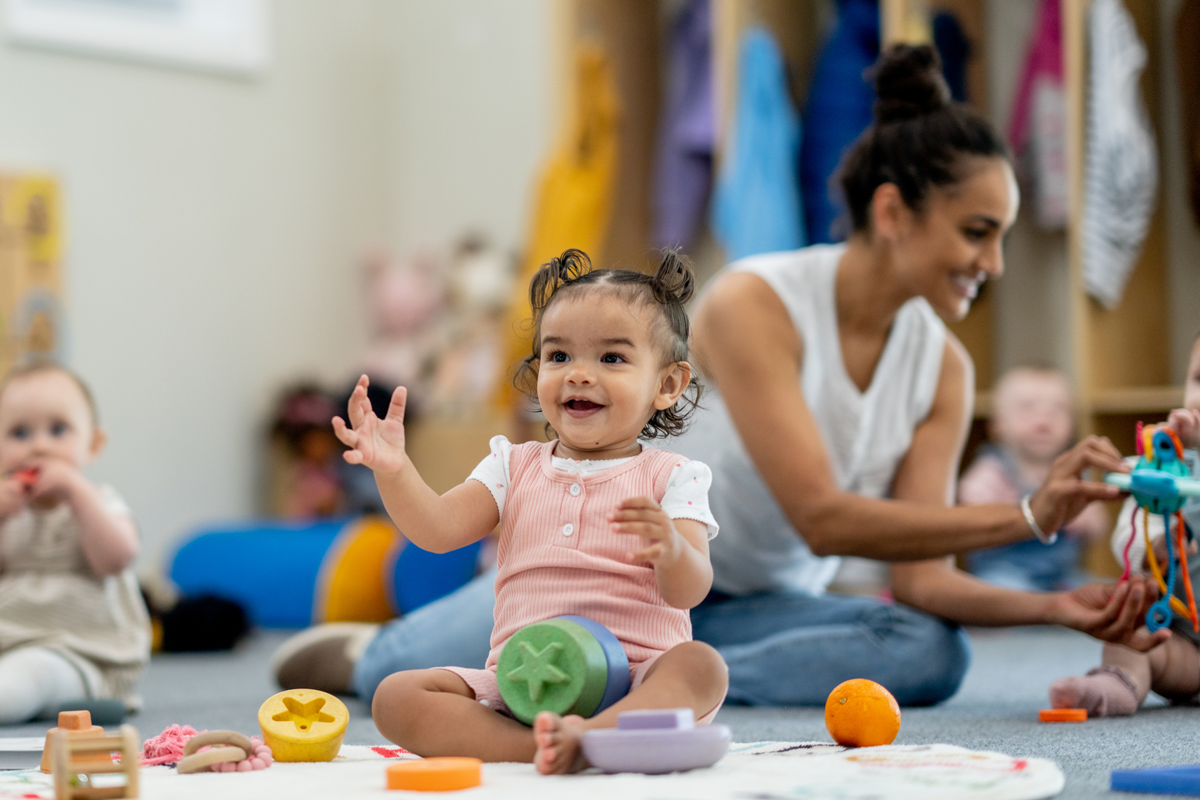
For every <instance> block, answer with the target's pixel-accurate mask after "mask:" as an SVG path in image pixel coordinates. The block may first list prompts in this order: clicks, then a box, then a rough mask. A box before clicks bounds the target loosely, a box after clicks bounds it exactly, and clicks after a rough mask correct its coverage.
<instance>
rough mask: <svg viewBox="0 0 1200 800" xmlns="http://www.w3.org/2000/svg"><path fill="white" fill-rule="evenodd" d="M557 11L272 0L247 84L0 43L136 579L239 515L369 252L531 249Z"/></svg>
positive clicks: (343, 333)
mask: <svg viewBox="0 0 1200 800" xmlns="http://www.w3.org/2000/svg"><path fill="white" fill-rule="evenodd" d="M551 2H552V0H504V2H492V0H439V2H424V1H423V0H275V2H274V3H273V8H272V14H273V23H272V36H273V44H272V48H273V57H272V63H271V66H270V68H269V70H268V72H267V73H266V74H265V75H264V76H263V77H261V78H258V79H253V80H240V79H229V78H222V77H215V76H210V75H205V74H202V73H195V72H187V71H183V70H176V69H170V68H156V67H150V66H140V65H133V64H126V63H120V62H116V61H109V60H104V59H99V58H91V57H83V56H71V55H64V54H61V53H56V52H47V51H41V50H36V49H28V48H18V47H14V46H13V45H12V44H10V43H8V42H0V170H3V169H21V168H28V167H36V168H44V169H49V170H51V171H53V172H55V173H56V174H58V175H59V176H60V178H61V180H62V182H63V185H64V188H65V200H66V230H67V235H68V239H69V241H68V252H67V256H66V279H67V291H68V314H69V323H70V328H71V339H72V343H73V344H72V355H71V361H72V364H73V365H74V366H75V367H76V368H77V369H78V370H79V371H80V372H81V373H82V374H83V375H84V376H85V377H86V378H87V380H89V381H90V382H91V383H92V384H93V386H94V389H95V391H96V394H97V397H98V399H99V403H100V410H101V414H102V417H103V423H104V425H105V427H106V428H107V429H108V431H109V434H110V437H111V445H110V448H109V450H108V452H107V453H106V454H105V455H104V456H103V457H102V459H101V460H100V462H99V463H98V464H97V465H96V466H95V468H94V469H93V474H94V476H95V477H96V478H97V479H100V480H104V481H108V482H111V483H112V484H113V485H114V486H115V487H116V488H117V489H118V490H119V491H120V492H122V493H123V494H124V495H125V496H126V497H127V499H128V500H129V502H130V505H131V506H132V507H133V509H134V511H135V513H136V514H137V516H138V518H139V521H140V523H141V526H142V531H143V538H144V542H145V548H144V551H143V556H142V559H141V563H140V568H141V571H142V572H144V573H145V572H153V571H154V570H156V569H157V568H158V567H159V566H160V565H161V564H162V561H163V559H164V558H165V557H166V556H168V555H169V554H170V552H171V549H172V545H173V543H174V542H175V541H176V540H177V538H178V537H179V536H180V535H181V534H183V533H185V532H187V531H188V530H189V529H191V528H193V527H194V526H196V525H198V524H203V523H205V522H210V521H224V520H232V519H238V518H244V517H247V516H249V515H251V514H252V513H254V511H255V509H256V507H257V505H258V504H257V493H258V491H259V478H260V476H259V457H260V453H261V449H262V433H263V423H264V420H265V418H266V416H267V414H268V411H269V406H270V403H271V400H272V398H273V395H274V393H275V392H276V391H277V390H278V389H279V388H280V387H281V385H282V384H283V383H285V382H286V381H288V380H291V379H294V378H296V377H300V376H308V375H315V376H317V377H320V378H322V379H325V380H342V379H344V378H346V377H348V376H350V375H351V374H352V373H353V372H354V371H355V365H356V362H357V358H358V355H359V353H360V352H361V350H362V346H363V344H364V342H365V339H366V331H367V320H366V319H365V315H364V304H363V291H364V290H363V286H362V283H361V280H360V276H361V272H360V266H359V264H360V255H361V253H362V252H363V251H364V249H366V248H367V247H369V246H372V245H377V244H379V243H381V242H382V243H385V244H390V245H391V246H392V248H393V249H394V250H396V251H397V252H405V251H407V250H409V249H411V248H413V247H415V246H418V245H435V246H444V245H446V244H449V243H450V242H451V241H452V240H453V239H454V238H455V237H457V236H458V235H459V234H461V233H462V232H463V231H464V230H466V229H468V228H470V229H473V230H479V231H482V232H485V233H487V234H488V235H490V236H491V237H492V239H493V241H494V242H496V243H497V244H499V245H501V246H504V247H515V246H517V245H518V244H519V242H520V241H521V240H522V239H523V236H524V231H525V219H526V216H527V213H528V211H527V207H528V205H529V199H528V198H529V189H530V187H531V184H532V179H533V176H534V174H535V173H536V166H537V164H538V163H539V162H540V160H541V158H542V157H543V155H544V153H545V150H546V148H547V146H548V143H549V141H550V139H551V136H552V128H553V127H554V126H553V121H552V120H551V119H550V116H551V115H550V112H549V104H550V100H551V98H550V88H551V87H550V78H551V76H550V75H549V74H548V73H549V70H548V63H549V60H550V55H549V53H550V45H551V41H550V31H549V23H548V18H549V16H550V12H551V8H550V3H551Z"/></svg>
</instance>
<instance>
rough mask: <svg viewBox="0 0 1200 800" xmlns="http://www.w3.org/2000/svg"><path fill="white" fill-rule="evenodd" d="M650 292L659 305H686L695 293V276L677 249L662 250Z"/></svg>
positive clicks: (688, 263)
mask: <svg viewBox="0 0 1200 800" xmlns="http://www.w3.org/2000/svg"><path fill="white" fill-rule="evenodd" d="M650 290H651V291H652V292H653V293H654V299H655V300H657V301H658V302H660V303H679V304H680V305H683V304H685V303H687V301H688V300H690V299H691V298H692V294H693V292H695V291H696V275H695V272H694V271H693V270H692V264H691V262H690V261H688V259H687V256H685V255H683V254H682V253H680V252H679V250H677V249H676V250H664V251H663V254H662V261H660V262H659V264H658V269H656V270H655V271H654V276H653V277H652V278H651V280H650Z"/></svg>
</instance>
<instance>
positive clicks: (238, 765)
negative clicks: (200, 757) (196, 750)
mask: <svg viewBox="0 0 1200 800" xmlns="http://www.w3.org/2000/svg"><path fill="white" fill-rule="evenodd" d="M250 744H251V745H252V746H253V748H254V752H253V753H251V754H250V758H244V759H242V760H241V761H226V762H224V763H222V764H213V765H212V766H211V767H209V769H211V770H212V771H213V772H250V771H251V770H256V769H266V768H267V767H269V766H271V764H273V763H274V762H275V757H274V755H273V754H272V753H271V748H269V747H267V746H266V745H265V744H263V742H262V739H259V738H258V737H257V736H251V737H250ZM201 749H203V748H201Z"/></svg>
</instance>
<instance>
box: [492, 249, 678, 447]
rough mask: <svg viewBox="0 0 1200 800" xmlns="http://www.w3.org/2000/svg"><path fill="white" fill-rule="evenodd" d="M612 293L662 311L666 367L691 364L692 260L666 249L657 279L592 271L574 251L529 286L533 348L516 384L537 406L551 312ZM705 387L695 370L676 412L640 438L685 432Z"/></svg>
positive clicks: (657, 418) (659, 335)
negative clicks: (545, 324) (566, 302)
mask: <svg viewBox="0 0 1200 800" xmlns="http://www.w3.org/2000/svg"><path fill="white" fill-rule="evenodd" d="M597 290H599V291H606V292H611V293H613V294H617V295H619V296H620V297H621V298H622V299H623V300H625V301H626V302H628V303H630V304H631V305H632V304H634V303H641V304H643V305H647V306H654V307H656V308H658V309H659V310H660V311H661V313H660V314H659V319H658V323H657V324H656V326H655V328H656V330H655V339H656V343H657V345H658V347H659V349H660V351H661V353H662V357H663V361H662V363H663V365H664V366H665V365H667V364H675V363H678V362H680V361H687V360H688V338H689V336H690V333H691V326H690V323H689V322H688V315H687V309H686V308H684V305H685V304H686V303H687V301H688V300H690V299H691V297H692V294H693V293H694V292H695V290H696V279H695V274H694V272H693V271H692V265H691V263H690V262H689V261H688V260H687V258H686V257H685V256H683V255H681V254H680V253H679V252H678V251H677V250H665V251H663V254H662V260H661V261H660V262H659V265H658V269H656V270H655V271H654V274H653V275H647V274H645V273H643V272H634V271H633V270H628V269H592V261H591V259H590V258H588V256H587V253H584V252H583V251H582V250H576V249H570V250H566V251H564V252H563V254H562V255H560V256H558V257H557V258H552V259H550V261H548V262H547V263H545V264H543V265H542V268H541V269H539V270H538V272H537V274H536V275H534V276H533V280H532V281H530V283H529V304H530V307H531V308H532V309H533V349H532V352H530V354H529V355H528V356H526V357H525V358H524V359H522V361H521V363H520V364H519V365H518V366H517V371H516V375H515V376H514V377H513V385H514V386H516V388H517V390H518V391H520V392H522V393H523V394H525V395H526V396H527V397H529V398H531V399H532V400H533V401H534V402H535V403H536V402H537V377H538V365H539V364H540V363H541V360H542V318H543V317H545V315H546V310H547V309H549V308H550V306H551V305H552V304H553V303H554V302H555V301H556V300H558V299H560V298H562V297H564V296H571V295H578V294H582V293H583V292H588V291H597ZM700 391H701V390H700V382H699V381H698V380H697V378H696V371H695V370H694V369H693V370H692V377H691V380H690V381H689V382H688V386H687V388H686V389H685V390H684V392H683V395H681V396H680V398H679V400H678V401H677V402H676V403H675V405H673V406H671V407H670V408H664V409H658V410H655V412H654V415H653V416H651V417H650V420H649V421H648V422H647V423H646V425H645V427H643V428H642V432H641V433H640V434H639V438H642V439H657V438H660V437H661V438H664V439H665V438H667V437H669V436H678V435H679V434H681V433H683V431H684V428H685V427H686V426H687V422H688V419H689V418H690V417H691V416H692V414H693V413H694V412H695V410H696V408H697V407H698V406H699V401H700Z"/></svg>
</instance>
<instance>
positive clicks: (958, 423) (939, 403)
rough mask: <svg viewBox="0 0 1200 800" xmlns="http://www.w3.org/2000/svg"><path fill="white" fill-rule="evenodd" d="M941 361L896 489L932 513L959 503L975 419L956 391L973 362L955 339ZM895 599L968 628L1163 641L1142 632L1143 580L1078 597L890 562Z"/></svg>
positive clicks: (1087, 589) (1140, 643) (1131, 642)
mask: <svg viewBox="0 0 1200 800" xmlns="http://www.w3.org/2000/svg"><path fill="white" fill-rule="evenodd" d="M943 363H944V366H943V369H942V378H941V379H940V381H939V385H938V391H937V394H936V396H935V399H934V405H933V409H932V411H931V412H930V415H929V419H928V420H927V421H926V423H925V424H924V425H922V426H921V427H920V428H918V429H917V432H916V434H915V435H914V437H913V443H912V446H911V447H910V448H909V451H908V455H907V456H906V457H905V459H904V461H903V462H902V463H901V465H900V468H899V469H898V470H897V473H896V479H895V481H894V482H893V484H892V493H893V495H894V496H895V497H896V498H897V499H899V500H904V501H908V502H913V503H919V504H922V505H925V506H928V507H929V508H930V509H934V508H945V507H946V506H948V505H950V504H951V503H953V502H954V484H955V475H956V473H957V472H958V459H959V453H961V452H962V446H963V443H964V440H965V438H966V433H967V429H968V427H969V425H970V421H971V411H970V409H971V406H970V404H969V403H968V402H966V400H965V399H964V396H965V398H969V397H970V394H971V392H970V389H969V388H968V389H967V390H966V391H965V392H963V391H961V390H959V389H957V388H956V386H955V384H956V383H957V382H958V381H959V380H960V379H961V378H966V379H968V380H969V379H970V372H971V370H970V369H969V366H970V359H969V357H968V356H967V354H966V353H965V352H964V351H963V349H962V345H960V344H959V343H958V342H957V341H956V340H955V339H953V337H951V338H950V339H949V340H948V342H947V345H946V355H945V360H944V362H943ZM963 367H966V370H965V372H964V370H963ZM963 508H977V506H970V507H963ZM947 510H950V509H947ZM892 594H893V595H894V596H895V598H896V599H897V600H898V601H900V602H902V603H906V604H907V605H910V606H913V607H914V608H919V609H921V610H922V611H926V612H928V613H931V614H936V615H938V616H940V617H943V618H945V619H950V620H954V621H955V622H960V623H963V624H966V625H982V626H999V625H1039V624H1040V625H1045V624H1054V625H1065V626H1067V627H1069V628H1074V629H1076V630H1080V631H1083V632H1084V633H1088V634H1090V635H1092V636H1095V637H1096V638H1098V639H1103V640H1106V641H1114V642H1119V643H1121V644H1125V645H1128V646H1130V647H1134V648H1136V649H1142V650H1144V649H1147V648H1149V647H1151V646H1153V645H1155V644H1158V643H1159V642H1160V641H1162V639H1163V638H1165V634H1159V635H1157V636H1151V635H1150V634H1148V633H1147V632H1146V631H1145V630H1144V629H1141V626H1142V619H1143V618H1144V616H1145V613H1146V610H1147V608H1148V607H1149V605H1150V603H1152V602H1153V601H1154V598H1155V594H1154V592H1153V591H1152V590H1148V588H1147V586H1146V584H1145V583H1144V582H1143V581H1141V580H1140V579H1138V580H1135V581H1133V582H1125V583H1122V584H1119V585H1112V584H1108V585H1104V584H1090V585H1088V586H1084V587H1082V588H1080V589H1078V590H1076V591H1074V592H1046V593H1034V592H1018V591H1013V590H1010V589H1003V588H1001V587H998V586H993V585H992V584H989V583H985V582H984V581H981V580H979V579H978V578H975V577H973V576H971V575H967V574H966V573H964V572H962V571H961V570H959V569H957V568H955V566H954V561H953V559H952V558H940V559H936V560H931V561H917V562H910V563H897V564H893V565H892ZM1139 629H1140V630H1139Z"/></svg>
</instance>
